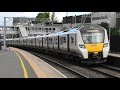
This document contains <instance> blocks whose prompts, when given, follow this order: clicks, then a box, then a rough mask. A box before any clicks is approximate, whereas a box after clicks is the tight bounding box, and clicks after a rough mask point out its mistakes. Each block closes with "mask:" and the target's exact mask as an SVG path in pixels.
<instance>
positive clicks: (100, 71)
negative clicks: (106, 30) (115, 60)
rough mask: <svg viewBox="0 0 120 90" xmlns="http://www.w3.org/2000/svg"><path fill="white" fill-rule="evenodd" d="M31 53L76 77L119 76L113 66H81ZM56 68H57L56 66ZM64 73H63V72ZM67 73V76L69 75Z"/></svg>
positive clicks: (119, 73)
mask: <svg viewBox="0 0 120 90" xmlns="http://www.w3.org/2000/svg"><path fill="white" fill-rule="evenodd" d="M31 53H32V54H34V55H36V56H38V57H40V58H42V59H43V60H45V61H46V62H48V63H49V64H51V65H52V66H53V67H54V66H55V64H56V65H57V66H59V68H60V67H61V68H64V69H65V70H67V71H68V72H69V74H70V73H72V74H71V75H74V76H75V77H77V78H120V72H119V70H118V69H117V71H116V69H115V68H114V69H113V68H112V67H111V68H112V69H110V66H109V68H108V66H106V65H101V66H96V67H89V66H83V65H82V66H81V65H74V64H72V63H68V62H65V60H64V61H63V60H58V59H55V58H53V57H50V56H48V55H43V54H39V53H36V52H31ZM56 69H57V68H56ZM63 74H64V73H63ZM71 75H68V78H69V77H70V76H71ZM70 78H71V77H70Z"/></svg>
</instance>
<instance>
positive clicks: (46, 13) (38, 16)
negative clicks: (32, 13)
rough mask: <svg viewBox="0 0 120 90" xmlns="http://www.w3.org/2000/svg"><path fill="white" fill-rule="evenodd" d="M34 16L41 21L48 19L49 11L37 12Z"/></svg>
mask: <svg viewBox="0 0 120 90" xmlns="http://www.w3.org/2000/svg"><path fill="white" fill-rule="evenodd" d="M36 18H37V19H41V21H45V20H50V13H49V12H44V13H43V12H42V13H38V14H37V16H36ZM41 21H40V22H41Z"/></svg>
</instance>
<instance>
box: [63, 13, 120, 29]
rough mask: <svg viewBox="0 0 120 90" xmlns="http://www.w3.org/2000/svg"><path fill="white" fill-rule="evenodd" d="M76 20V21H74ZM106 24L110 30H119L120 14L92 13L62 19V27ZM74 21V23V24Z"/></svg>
mask: <svg viewBox="0 0 120 90" xmlns="http://www.w3.org/2000/svg"><path fill="white" fill-rule="evenodd" d="M75 19H76V20H75ZM84 20H85V22H84V24H101V23H102V22H104V23H108V25H109V26H110V27H111V28H120V12H92V13H90V14H86V15H78V16H68V17H67V16H66V17H63V24H64V27H67V28H69V27H75V25H76V26H79V25H81V24H82V21H84ZM75 21H76V23H75Z"/></svg>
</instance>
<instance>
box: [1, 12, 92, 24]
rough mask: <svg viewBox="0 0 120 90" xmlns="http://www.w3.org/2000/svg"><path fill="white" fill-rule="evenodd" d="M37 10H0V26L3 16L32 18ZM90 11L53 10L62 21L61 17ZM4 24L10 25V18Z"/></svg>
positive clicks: (2, 22)
mask: <svg viewBox="0 0 120 90" xmlns="http://www.w3.org/2000/svg"><path fill="white" fill-rule="evenodd" d="M38 13H39V12H0V26H1V25H3V24H4V17H31V18H34V17H36V16H37V14H38ZM88 13H91V12H67V13H66V12H55V16H56V18H57V19H58V21H62V19H63V17H65V16H66V15H67V16H74V15H82V14H88ZM6 21H7V23H6V25H8V26H9V25H12V20H6Z"/></svg>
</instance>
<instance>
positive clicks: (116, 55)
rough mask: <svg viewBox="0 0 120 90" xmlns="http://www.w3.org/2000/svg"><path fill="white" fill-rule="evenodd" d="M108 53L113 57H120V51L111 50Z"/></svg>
mask: <svg viewBox="0 0 120 90" xmlns="http://www.w3.org/2000/svg"><path fill="white" fill-rule="evenodd" d="M108 55H109V56H112V57H117V58H120V52H110V53H109V54H108Z"/></svg>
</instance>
